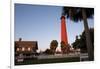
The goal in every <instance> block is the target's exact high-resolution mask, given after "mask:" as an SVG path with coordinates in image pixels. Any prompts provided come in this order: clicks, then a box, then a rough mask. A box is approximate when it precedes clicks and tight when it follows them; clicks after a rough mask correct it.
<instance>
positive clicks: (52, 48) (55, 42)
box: [50, 40, 58, 54]
mask: <svg viewBox="0 0 100 69" xmlns="http://www.w3.org/2000/svg"><path fill="white" fill-rule="evenodd" d="M57 47H58V42H57V40H52V41H51V43H50V50H51V51H52V53H53V54H54V53H55V51H56V48H57Z"/></svg>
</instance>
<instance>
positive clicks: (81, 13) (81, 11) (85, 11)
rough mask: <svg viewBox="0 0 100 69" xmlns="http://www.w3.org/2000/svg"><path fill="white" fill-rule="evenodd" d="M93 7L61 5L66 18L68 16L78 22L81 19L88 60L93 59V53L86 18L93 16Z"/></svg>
mask: <svg viewBox="0 0 100 69" xmlns="http://www.w3.org/2000/svg"><path fill="white" fill-rule="evenodd" d="M93 14H94V9H93V8H79V7H63V13H62V15H66V16H67V18H70V19H71V20H72V21H75V22H78V21H81V20H83V23H84V29H85V36H86V45H87V51H88V56H89V60H90V61H92V60H93V57H94V56H93V53H92V47H93V46H92V42H91V38H90V32H89V27H88V22H87V18H93Z"/></svg>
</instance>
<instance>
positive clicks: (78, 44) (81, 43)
mask: <svg viewBox="0 0 100 69" xmlns="http://www.w3.org/2000/svg"><path fill="white" fill-rule="evenodd" d="M89 31H90V37H91V41H92V45H93V46H92V53H93V55H94V29H93V28H90V29H89ZM78 37H80V38H78V39H77V38H76V40H75V42H73V43H72V46H73V48H75V49H77V48H80V49H81V50H80V51H81V53H87V46H86V36H85V31H83V32H82V34H81V35H80V36H78Z"/></svg>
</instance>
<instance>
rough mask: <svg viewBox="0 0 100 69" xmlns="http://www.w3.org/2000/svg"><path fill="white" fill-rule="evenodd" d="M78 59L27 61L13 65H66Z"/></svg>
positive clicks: (78, 59)
mask: <svg viewBox="0 0 100 69" xmlns="http://www.w3.org/2000/svg"><path fill="white" fill-rule="evenodd" d="M79 61H80V58H79V57H70V58H55V59H28V60H24V61H23V62H15V65H30V64H48V63H65V62H66V63H67V62H79Z"/></svg>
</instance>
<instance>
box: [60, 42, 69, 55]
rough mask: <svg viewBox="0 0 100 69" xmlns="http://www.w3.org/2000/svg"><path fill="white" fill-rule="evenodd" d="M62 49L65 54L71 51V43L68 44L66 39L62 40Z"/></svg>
mask: <svg viewBox="0 0 100 69" xmlns="http://www.w3.org/2000/svg"><path fill="white" fill-rule="evenodd" d="M61 51H62V53H63V54H66V53H67V54H68V53H69V52H70V45H69V44H68V45H66V44H65V42H64V41H61Z"/></svg>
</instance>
